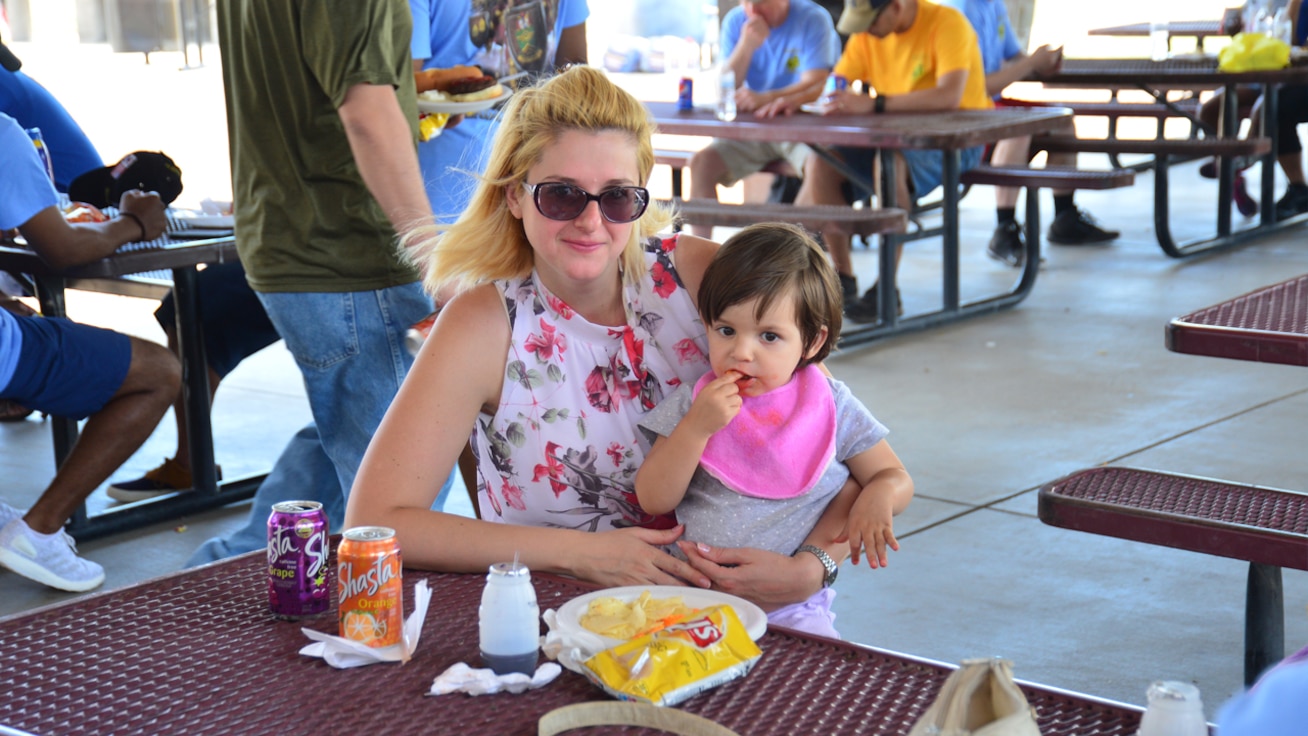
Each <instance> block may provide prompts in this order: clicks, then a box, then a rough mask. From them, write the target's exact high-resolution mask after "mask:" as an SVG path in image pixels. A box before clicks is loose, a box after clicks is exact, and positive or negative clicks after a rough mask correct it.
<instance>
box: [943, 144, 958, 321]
mask: <svg viewBox="0 0 1308 736" xmlns="http://www.w3.org/2000/svg"><path fill="white" fill-rule="evenodd" d="M940 153H941V155H942V156H943V157H944V168H943V172H942V173H943V176H942V179H943V183H942V184H941V186H943V187H944V188H945V191H944V202H945V208H944V220H945V233H944V237H943V240H944V253H943V260H944V268H943V273H942V275H941V278H942V283H941V287H940V288H941V293H942V294H943V295H944V297H943V299H944V310H945V311H946V312H957V311H958V278H959V268H958V177H959V168H960V167H961V164H960V158H961V152H960V151H959V150H958V149H957V148H952V149H949V150H947V151H941V152H940Z"/></svg>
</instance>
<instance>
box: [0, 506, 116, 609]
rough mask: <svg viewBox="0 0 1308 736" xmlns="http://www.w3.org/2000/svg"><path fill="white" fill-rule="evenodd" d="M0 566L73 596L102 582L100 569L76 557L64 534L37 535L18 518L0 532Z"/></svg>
mask: <svg viewBox="0 0 1308 736" xmlns="http://www.w3.org/2000/svg"><path fill="white" fill-rule="evenodd" d="M0 565H4V566H5V567H7V568H9V569H10V570H13V571H14V572H16V573H18V574H19V575H22V576H23V577H25V578H29V579H31V580H35V581H36V582H38V583H41V584H42V585H48V586H50V587H51V588H58V589H59V590H69V591H72V592H74V593H82V592H85V591H88V590H91V589H93V588H98V587H99V586H100V584H101V583H103V582H104V568H103V567H100V566H99V565H97V564H95V563H94V562H91V561H90V560H84V559H82V558H81V557H78V556H77V547H76V546H75V545H74V544H73V538H72V537H70V536H69V535H68V532H65V531H64V530H62V529H60V530H59V531H57V532H55V533H54V534H41V533H40V532H36V531H33V530H32V528H31V527H29V526H28V525H27V522H25V521H23V520H22V519H21V518H20V519H14V520H12V521H10V522H9V523H8V524H5V526H4V528H2V529H0Z"/></svg>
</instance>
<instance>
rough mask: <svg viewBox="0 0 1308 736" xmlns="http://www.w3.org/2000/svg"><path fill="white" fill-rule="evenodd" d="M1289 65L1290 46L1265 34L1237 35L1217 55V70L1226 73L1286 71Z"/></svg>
mask: <svg viewBox="0 0 1308 736" xmlns="http://www.w3.org/2000/svg"><path fill="white" fill-rule="evenodd" d="M1289 65H1290V47H1289V45H1288V44H1286V43H1285V42H1284V41H1279V40H1277V39H1275V38H1272V37H1270V36H1268V35H1267V34H1265V33H1237V34H1235V38H1232V39H1231V43H1230V45H1228V46H1227V47H1226V48H1224V49H1222V51H1221V53H1219V54H1218V55H1217V68H1218V69H1219V70H1220V71H1224V72H1254V71H1263V70H1267V69H1284V68H1285V67H1287V66H1289Z"/></svg>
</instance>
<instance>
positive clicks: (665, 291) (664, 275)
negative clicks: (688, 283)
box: [650, 261, 677, 299]
mask: <svg viewBox="0 0 1308 736" xmlns="http://www.w3.org/2000/svg"><path fill="white" fill-rule="evenodd" d="M650 277H651V278H652V279H653V280H654V293H655V294H658V295H659V296H661V297H663V298H664V299H667V298H668V296H670V295H671V294H672V292H674V291H676V290H677V280H676V279H675V278H673V276H672V273H671V272H670V271H668V269H667V268H666V267H664V265H663V263H662V262H660V261H656V262H655V263H654V266H653V267H652V268H650Z"/></svg>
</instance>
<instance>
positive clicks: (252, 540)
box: [186, 423, 345, 567]
mask: <svg viewBox="0 0 1308 736" xmlns="http://www.w3.org/2000/svg"><path fill="white" fill-rule="evenodd" d="M282 501H317V502H319V503H321V504H322V505H323V511H325V512H326V513H327V523H328V526H329V528H330V529H331V533H332V534H336V533H338V532H341V531H343V530H344V529H343V527H344V525H345V493H344V492H343V491H342V490H341V481H340V479H339V477H338V476H337V475H336V466H335V465H333V464H332V461H331V458H329V457H327V453H326V452H324V451H323V447H322V442H321V441H319V438H318V427H317V426H316V425H314V424H312V423H310V424H309V425H308V426H306V427H304V428H303V429H301V430H300V431H298V432H296V433H295V435H294V436H293V437H291V441H290V442H288V443H287V444H286V448H285V449H284V450H282V454H281V456H280V457H278V458H277V462H276V463H275V464H274V465H273V469H272V472H270V473H268V477H267V478H265V479H264V482H263V483H262V484H260V485H259V490H258V491H257V492H255V494H254V500H253V501H252V502H251V505H250V515H249V516H248V517H247V518H246V520H245V525H244V526H242V527H241V528H239V529H236V530H234V531H232V532H229V533H228V534H226V535H224V536H221V537H213V538H211V539H209V540H208V541H206V542H205V543H204V544H202V545H200V547H199V548H198V549H196V550H195V552H193V553H192V554H191V557H190V559H188V560H187V561H186V567H195V566H196V565H204V564H206V563H209V562H216V561H218V560H221V559H225V558H227V557H231V556H233V555H239V554H243V553H245V552H251V551H253V550H256V549H261V548H263V547H265V546H266V545H267V544H268V515H269V514H270V513H271V512H272V506H273V504H275V503H280V502H282Z"/></svg>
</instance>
